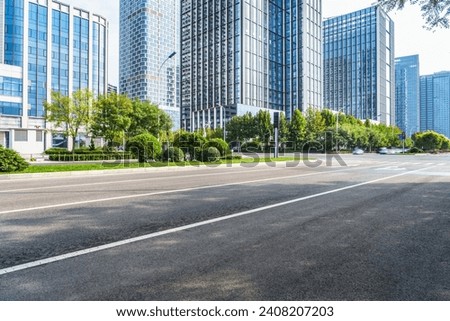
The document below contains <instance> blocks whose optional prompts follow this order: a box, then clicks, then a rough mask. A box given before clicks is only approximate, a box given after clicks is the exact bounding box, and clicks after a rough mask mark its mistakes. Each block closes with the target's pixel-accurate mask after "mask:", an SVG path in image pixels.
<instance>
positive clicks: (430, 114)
mask: <svg viewBox="0 0 450 321" xmlns="http://www.w3.org/2000/svg"><path fill="white" fill-rule="evenodd" d="M420 130H421V131H425V130H434V131H436V132H438V133H441V134H443V135H445V136H447V137H449V138H450V71H443V72H439V73H435V74H433V75H426V76H421V77H420Z"/></svg>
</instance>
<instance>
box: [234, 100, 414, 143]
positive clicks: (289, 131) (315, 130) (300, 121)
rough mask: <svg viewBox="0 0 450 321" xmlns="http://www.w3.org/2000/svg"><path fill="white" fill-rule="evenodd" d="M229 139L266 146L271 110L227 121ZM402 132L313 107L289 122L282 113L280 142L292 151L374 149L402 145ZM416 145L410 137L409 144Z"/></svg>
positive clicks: (296, 114)
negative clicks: (312, 148)
mask: <svg viewBox="0 0 450 321" xmlns="http://www.w3.org/2000/svg"><path fill="white" fill-rule="evenodd" d="M226 129H227V133H228V135H227V140H229V141H239V142H244V143H246V142H253V143H255V142H256V143H257V145H258V146H261V148H264V149H267V148H268V147H269V146H270V141H271V140H272V139H273V133H274V128H273V124H272V123H271V118H270V113H269V112H268V111H260V112H258V113H257V114H256V115H252V114H250V113H247V114H245V115H243V116H236V117H233V118H232V119H231V120H230V122H229V123H228V124H227V128H226ZM401 133H402V131H401V130H400V129H399V128H397V127H395V126H386V125H384V124H373V123H372V122H370V121H369V120H366V121H364V122H363V121H361V120H359V119H356V118H355V117H353V116H351V115H345V114H343V113H339V114H336V113H333V112H332V111H330V110H328V109H323V110H321V111H319V110H316V109H313V108H310V109H308V110H307V111H306V112H305V113H302V112H300V111H299V110H295V111H294V114H293V115H292V119H291V120H290V121H289V120H287V119H286V117H285V116H284V114H281V116H280V123H279V141H280V142H281V143H282V144H284V145H287V147H288V148H290V149H293V150H303V149H308V148H311V147H315V148H317V147H319V149H324V150H328V151H329V150H333V149H336V148H337V149H338V150H341V149H352V148H354V147H360V148H364V149H366V150H373V149H376V148H379V147H383V146H400V145H401V138H400V137H399V136H400V135H401ZM412 145H413V142H412V140H411V139H407V141H406V146H408V147H410V146H412Z"/></svg>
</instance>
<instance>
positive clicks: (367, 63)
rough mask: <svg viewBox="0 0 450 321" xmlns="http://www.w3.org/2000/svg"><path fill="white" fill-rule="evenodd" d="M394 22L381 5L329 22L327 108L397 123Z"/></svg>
mask: <svg viewBox="0 0 450 321" xmlns="http://www.w3.org/2000/svg"><path fill="white" fill-rule="evenodd" d="M394 78H395V70H394V22H393V21H392V19H390V18H389V16H388V15H387V14H386V12H384V11H383V10H382V9H381V8H380V7H379V6H373V7H370V8H366V9H363V10H359V11H356V12H352V13H348V14H345V15H342V16H337V17H333V18H330V19H326V20H325V21H324V106H325V107H327V108H330V109H333V110H336V111H338V110H340V111H343V112H344V113H346V114H349V115H353V116H354V117H356V118H359V119H372V120H379V121H381V122H382V123H384V124H387V125H393V124H395V112H394V105H395V104H394V102H395V99H394V97H395V82H394Z"/></svg>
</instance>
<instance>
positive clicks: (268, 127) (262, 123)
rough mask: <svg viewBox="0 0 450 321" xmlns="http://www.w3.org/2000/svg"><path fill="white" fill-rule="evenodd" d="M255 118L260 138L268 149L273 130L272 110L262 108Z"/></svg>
mask: <svg viewBox="0 0 450 321" xmlns="http://www.w3.org/2000/svg"><path fill="white" fill-rule="evenodd" d="M255 118H256V128H257V135H258V138H259V140H260V141H261V142H262V143H263V144H264V149H265V150H267V148H268V147H269V145H270V138H271V137H272V132H273V125H272V121H271V117H270V112H269V111H268V110H260V111H259V112H258V113H257V114H256V117H255Z"/></svg>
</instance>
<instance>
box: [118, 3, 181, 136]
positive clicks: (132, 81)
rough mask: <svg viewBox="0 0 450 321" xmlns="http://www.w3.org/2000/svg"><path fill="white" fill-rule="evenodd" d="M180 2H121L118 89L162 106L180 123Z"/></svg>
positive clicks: (132, 96)
mask: <svg viewBox="0 0 450 321" xmlns="http://www.w3.org/2000/svg"><path fill="white" fill-rule="evenodd" d="M179 7H180V4H179V1H176V0H156V1H155V0H153V1H150V0H142V1H136V0H121V1H120V67H119V79H120V80H119V83H120V84H119V91H120V93H121V94H126V95H128V97H130V98H137V99H141V100H148V101H151V102H152V103H154V104H157V105H159V106H160V108H161V109H163V110H164V111H166V112H167V113H168V114H169V115H170V116H171V118H172V120H173V122H174V126H175V128H179V124H180V103H179V74H180V71H179V57H180V54H179V36H178V34H179V17H180V14H179Z"/></svg>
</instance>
